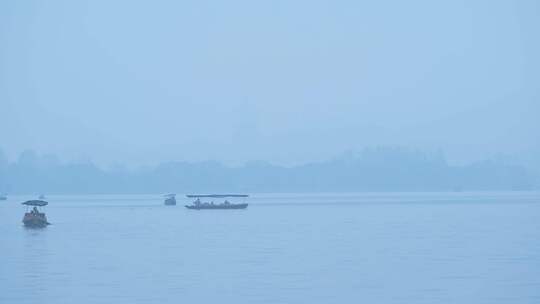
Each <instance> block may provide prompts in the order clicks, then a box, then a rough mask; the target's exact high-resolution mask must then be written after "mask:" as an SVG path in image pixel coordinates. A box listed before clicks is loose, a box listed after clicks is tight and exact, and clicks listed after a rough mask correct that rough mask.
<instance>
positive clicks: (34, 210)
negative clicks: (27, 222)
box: [31, 206, 39, 214]
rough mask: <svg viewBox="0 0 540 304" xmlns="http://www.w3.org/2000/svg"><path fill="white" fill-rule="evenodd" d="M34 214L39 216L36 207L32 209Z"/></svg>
mask: <svg viewBox="0 0 540 304" xmlns="http://www.w3.org/2000/svg"><path fill="white" fill-rule="evenodd" d="M31 213H32V214H39V210H38V209H37V207H36V206H34V208H32V212H31Z"/></svg>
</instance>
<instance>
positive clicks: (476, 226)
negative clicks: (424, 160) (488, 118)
mask: <svg viewBox="0 0 540 304" xmlns="http://www.w3.org/2000/svg"><path fill="white" fill-rule="evenodd" d="M31 198H35V197H29V196H26V197H23V196H18V197H15V196H11V197H10V198H9V200H8V201H0V303H77V304H81V303H115V304H118V303H236V304H238V303H310V304H311V303H430V304H434V303H475V304H479V303H489V304H493V303H540V194H539V193H537V192H513V193H392V194H380V193H366V194H259V195H257V194H256V195H253V197H252V198H250V199H249V200H248V202H249V203H250V206H249V207H248V209H246V210H206V211H194V210H187V209H185V208H184V207H183V206H181V205H183V204H184V203H188V201H187V200H183V199H182V198H181V197H179V198H180V199H179V200H178V201H179V205H178V206H164V205H162V198H161V196H160V195H114V196H52V195H51V196H50V197H48V201H49V202H50V206H48V207H46V208H45V211H46V212H47V216H48V218H49V221H50V222H52V223H53V225H51V226H49V227H47V228H45V229H42V230H32V229H26V228H24V227H23V226H22V224H21V218H22V215H23V213H24V207H23V206H21V205H20V204H19V203H20V202H22V201H24V200H26V199H31Z"/></svg>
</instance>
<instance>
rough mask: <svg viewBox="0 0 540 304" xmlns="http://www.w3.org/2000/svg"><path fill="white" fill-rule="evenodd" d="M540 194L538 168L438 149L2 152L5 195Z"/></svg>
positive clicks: (0, 176)
mask: <svg viewBox="0 0 540 304" xmlns="http://www.w3.org/2000/svg"><path fill="white" fill-rule="evenodd" d="M537 189H540V175H539V174H538V172H537V171H534V170H531V169H530V168H527V167H524V166H521V165H520V164H519V163H515V162H512V161H511V160H510V161H508V160H504V159H496V160H489V159H486V160H482V161H478V162H473V163H470V164H466V165H452V164H450V163H448V162H447V160H446V158H445V157H444V155H443V154H442V153H441V152H434V153H426V152H422V151H418V150H411V149H405V148H397V147H375V148H369V149H364V150H362V151H359V152H357V153H352V152H351V153H346V154H343V155H341V156H339V157H334V158H332V159H328V160H325V161H320V162H308V163H304V164H301V165H295V166H280V165H275V164H271V163H269V162H264V161H252V162H246V163H244V164H241V165H236V166H230V165H227V164H223V163H220V162H218V161H201V162H186V161H168V162H162V163H159V164H157V165H155V166H144V167H138V168H128V167H126V166H123V165H122V164H117V165H115V166H111V167H108V168H103V167H100V166H98V165H96V164H94V163H92V162H91V161H89V160H85V161H79V162H61V161H60V160H59V159H58V158H56V157H54V156H51V155H43V156H42V155H39V154H37V153H35V152H32V151H26V152H24V153H22V154H21V155H20V156H19V158H18V160H17V161H15V162H10V161H8V160H7V158H6V157H2V153H1V151H0V193H1V192H2V191H3V192H11V193H16V194H28V193H49V194H66V193H72V194H85V193H86V194H88V193H93V194H105V193H169V192H178V193H182V192H185V193H189V192H198V191H200V192H220V191H221V192H231V191H232V192H234V191H238V192H251V193H254V192H297V191H303V192H399V191H406V192H410V191H416V192H417V191H446V192H447V191H454V192H455V191H458V192H461V191H524V190H537Z"/></svg>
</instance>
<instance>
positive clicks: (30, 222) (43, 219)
mask: <svg viewBox="0 0 540 304" xmlns="http://www.w3.org/2000/svg"><path fill="white" fill-rule="evenodd" d="M22 204H23V205H25V206H26V213H25V214H24V217H23V220H22V222H23V224H24V226H26V227H30V228H44V227H47V225H50V223H49V222H48V221H47V216H46V215H45V213H44V212H41V211H39V209H38V207H44V206H47V205H48V204H49V203H47V202H46V201H42V200H30V201H26V202H24V203H22ZM30 207H32V209H31V210H30V212H28V209H29V208H30Z"/></svg>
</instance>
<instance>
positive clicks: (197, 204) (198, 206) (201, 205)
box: [185, 194, 249, 210]
mask: <svg viewBox="0 0 540 304" xmlns="http://www.w3.org/2000/svg"><path fill="white" fill-rule="evenodd" d="M186 196H187V197H188V198H196V200H195V201H194V202H193V204H192V205H186V206H185V207H186V208H188V209H194V210H204V209H246V208H247V206H248V204H247V203H245V202H244V203H240V204H233V203H231V202H229V201H228V200H227V198H243V199H244V200H245V199H246V198H247V197H248V196H249V195H246V194H201V195H196V194H189V195H186ZM201 198H225V201H224V202H223V203H220V204H214V202H213V201H211V202H209V203H208V202H201Z"/></svg>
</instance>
